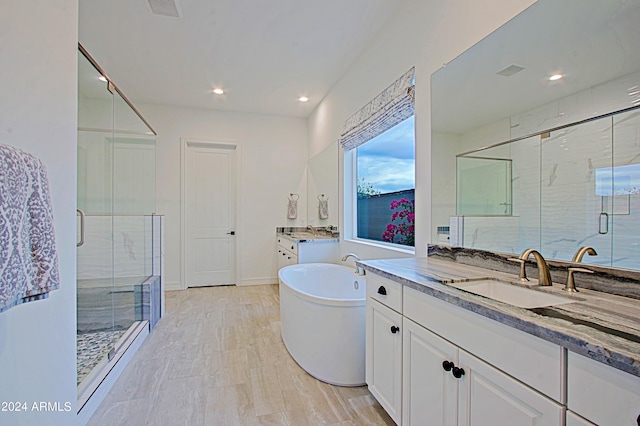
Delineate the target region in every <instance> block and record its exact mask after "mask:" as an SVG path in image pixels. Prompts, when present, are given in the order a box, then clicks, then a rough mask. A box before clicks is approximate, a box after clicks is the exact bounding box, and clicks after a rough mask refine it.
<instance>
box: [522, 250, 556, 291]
mask: <svg viewBox="0 0 640 426" xmlns="http://www.w3.org/2000/svg"><path fill="white" fill-rule="evenodd" d="M531 254H533V257H535V259H536V263H537V264H538V285H543V286H548V285H551V274H550V273H549V266H548V265H547V262H546V261H545V260H544V257H542V255H541V254H540V253H539V252H538V251H537V250H534V249H526V250H525V251H523V252H522V254H521V255H520V259H521V260H522V261H525V260H527V259H528V258H529V256H530V255H531ZM522 265H523V266H522V268H521V269H520V279H526V278H527V276H526V274H525V272H524V271H525V269H524V263H523V264H522Z"/></svg>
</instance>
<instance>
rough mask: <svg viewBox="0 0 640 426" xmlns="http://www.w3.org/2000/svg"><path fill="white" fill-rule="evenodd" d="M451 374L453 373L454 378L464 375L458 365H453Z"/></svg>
mask: <svg viewBox="0 0 640 426" xmlns="http://www.w3.org/2000/svg"><path fill="white" fill-rule="evenodd" d="M451 374H453V377H455V378H456V379H459V378H460V377H462V376H464V370H463V369H462V368H459V367H453V370H452V371H451Z"/></svg>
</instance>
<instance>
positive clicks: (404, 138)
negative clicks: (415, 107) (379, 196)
mask: <svg viewBox="0 0 640 426" xmlns="http://www.w3.org/2000/svg"><path fill="white" fill-rule="evenodd" d="M414 165H415V149H414V118H413V116H411V117H410V118H408V119H406V120H405V121H403V122H402V123H400V124H398V125H397V126H395V127H393V128H391V129H389V130H387V131H386V132H384V133H382V134H381V135H379V136H376V137H375V138H373V139H371V140H370V141H369V142H367V143H365V144H363V145H360V146H359V147H358V181H359V182H361V181H362V178H364V180H365V182H366V183H370V184H371V185H372V186H373V188H374V189H377V190H379V191H381V192H382V193H387V192H395V191H401V190H404V189H412V188H414V187H415V172H414V170H415V167H414Z"/></svg>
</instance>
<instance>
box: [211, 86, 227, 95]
mask: <svg viewBox="0 0 640 426" xmlns="http://www.w3.org/2000/svg"><path fill="white" fill-rule="evenodd" d="M212 92H213V93H215V94H216V95H222V94H223V93H224V90H222V89H221V88H219V87H216V88H215V89H213V90H212Z"/></svg>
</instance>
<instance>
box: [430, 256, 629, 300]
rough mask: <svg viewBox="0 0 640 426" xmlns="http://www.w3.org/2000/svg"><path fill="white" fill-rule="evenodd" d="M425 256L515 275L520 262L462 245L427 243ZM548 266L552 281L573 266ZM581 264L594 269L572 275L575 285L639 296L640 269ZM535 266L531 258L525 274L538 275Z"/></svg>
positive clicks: (560, 280)
mask: <svg viewBox="0 0 640 426" xmlns="http://www.w3.org/2000/svg"><path fill="white" fill-rule="evenodd" d="M427 255H428V256H430V257H434V258H440V259H444V260H449V261H453V262H457V263H462V264H464V265H470V266H477V267H480V268H486V269H491V270H493V271H500V272H506V273H510V274H515V275H517V274H518V273H519V271H520V265H518V264H516V263H514V262H512V261H509V259H510V258H514V257H518V256H519V254H513V253H498V252H491V251H485V250H477V249H471V248H465V247H454V246H446V245H437V244H433V245H432V244H430V245H429V246H428V249H427ZM545 260H546V262H547V265H548V266H549V271H550V273H551V279H552V281H553V282H555V283H565V282H566V281H567V268H569V267H571V266H576V265H577V264H576V263H574V262H567V261H561V260H554V259H545ZM579 265H580V267H582V268H585V269H589V270H591V271H593V274H584V273H583V274H579V275H576V276H575V281H576V287H577V288H578V291H579V290H580V288H588V289H591V290H596V291H601V292H603V293H609V294H616V295H619V296H625V297H631V298H634V299H640V271H636V270H630V269H620V268H612V267H605V266H598V265H591V264H588V263H580V264H579ZM537 273H538V268H537V266H536V263H535V261H534V260H533V259H530V260H528V261H527V275H528V276H529V277H530V278H536V279H537V278H538V276H537Z"/></svg>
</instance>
